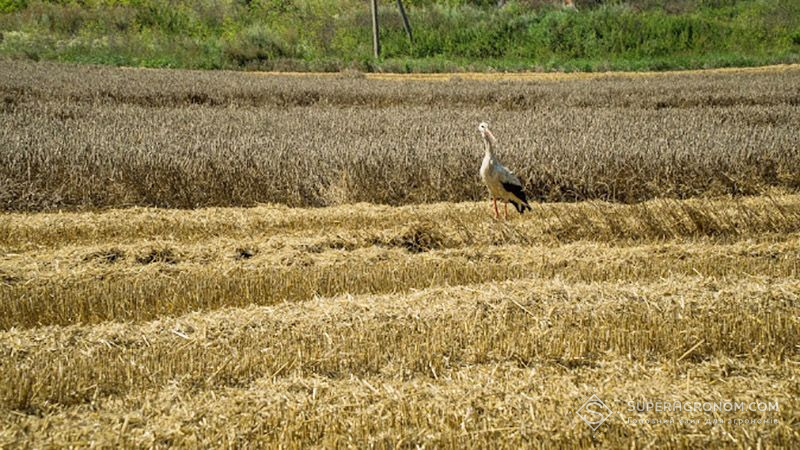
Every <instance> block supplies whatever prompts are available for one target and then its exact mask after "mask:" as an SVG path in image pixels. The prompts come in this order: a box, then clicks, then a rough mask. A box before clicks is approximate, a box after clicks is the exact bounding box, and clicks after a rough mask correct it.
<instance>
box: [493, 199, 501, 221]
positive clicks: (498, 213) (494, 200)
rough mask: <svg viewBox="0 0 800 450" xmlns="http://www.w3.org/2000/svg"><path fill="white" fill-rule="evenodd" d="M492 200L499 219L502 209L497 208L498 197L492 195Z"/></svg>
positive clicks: (495, 214) (495, 213)
mask: <svg viewBox="0 0 800 450" xmlns="http://www.w3.org/2000/svg"><path fill="white" fill-rule="evenodd" d="M492 201H493V202H494V216H495V217H496V218H498V219H499V218H500V211H498V210H497V197H492Z"/></svg>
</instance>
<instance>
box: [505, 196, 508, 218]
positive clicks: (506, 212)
mask: <svg viewBox="0 0 800 450" xmlns="http://www.w3.org/2000/svg"><path fill="white" fill-rule="evenodd" d="M505 214H506V220H508V200H506V211H505Z"/></svg>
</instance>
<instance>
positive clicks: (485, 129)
mask: <svg viewBox="0 0 800 450" xmlns="http://www.w3.org/2000/svg"><path fill="white" fill-rule="evenodd" d="M478 131H480V132H481V136H483V140H484V141H486V142H490V143H494V142H495V140H496V139H495V138H494V135H493V134H492V131H491V130H490V129H489V124H488V123H486V122H481V123H480V125H478Z"/></svg>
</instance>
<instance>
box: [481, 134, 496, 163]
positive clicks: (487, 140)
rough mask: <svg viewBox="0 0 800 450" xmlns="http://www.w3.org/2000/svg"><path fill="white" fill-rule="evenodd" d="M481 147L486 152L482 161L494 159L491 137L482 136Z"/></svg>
mask: <svg viewBox="0 0 800 450" xmlns="http://www.w3.org/2000/svg"><path fill="white" fill-rule="evenodd" d="M483 147H484V149H485V150H486V156H484V159H494V142H493V141H492V138H491V137H489V136H484V138H483Z"/></svg>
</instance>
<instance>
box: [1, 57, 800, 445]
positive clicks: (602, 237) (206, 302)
mask: <svg viewBox="0 0 800 450" xmlns="http://www.w3.org/2000/svg"><path fill="white" fill-rule="evenodd" d="M56 68H58V69H59V70H55V69H56ZM0 71H6V72H9V73H13V75H14V76H13V77H7V78H3V79H0V89H1V90H0V92H2V95H3V96H4V99H5V100H4V102H3V103H2V104H3V105H4V106H3V108H4V109H2V111H1V112H0V119H2V120H3V122H4V123H3V127H2V131H1V132H2V133H3V136H2V138H3V139H2V140H0V146H2V147H0V160H2V162H3V163H4V165H2V166H0V186H2V187H3V190H2V191H0V198H1V199H2V202H3V210H4V211H3V212H2V213H0V447H3V448H53V447H80V448H84V447H102V448H120V447H133V448H167V447H182V448H198V447H202V448H208V447H214V448H219V447H225V448H263V447H268V448H273V447H275V448H313V447H325V448H331V447H333V448H487V447H489V448H521V447H533V448H575V447H584V448H587V447H589V448H591V447H608V448H617V447H628V448H639V447H658V448H662V447H663V448H697V447H708V448H730V447H734V448H791V447H797V446H798V445H800V414H798V412H799V411H800V281H798V280H799V278H798V271H799V269H800V193H798V192H797V189H796V187H797V181H798V178H797V177H798V172H797V169H796V168H797V167H799V166H798V165H796V163H797V162H798V161H797V160H798V158H799V157H798V152H797V150H798V147H797V144H798V142H799V141H798V139H800V138H798V134H797V133H796V124H797V123H798V121H797V119H798V118H800V112H798V103H797V101H798V99H799V98H800V97H798V96H799V95H800V91H798V87H797V86H800V84H798V83H796V81H797V80H798V79H800V70H798V69H797V68H793V67H779V68H770V69H764V70H760V71H744V72H711V73H705V72H700V73H692V74H666V75H652V76H641V77H627V76H613V75H609V76H607V77H602V78H599V79H590V80H584V79H568V78H567V79H559V80H553V81H548V80H513V81H509V80H503V79H500V80H494V81H492V80H481V81H480V83H477V82H474V81H473V80H470V79H469V77H468V76H465V75H461V76H460V78H457V79H456V78H454V79H448V80H447V81H434V80H426V81H415V80H394V79H373V77H370V76H368V77H364V76H362V75H360V74H343V75H336V76H327V77H309V76H302V77H297V76H278V75H264V74H228V73H201V72H181V71H140V70H131V69H107V68H92V67H88V68H87V67H77V66H58V65H53V64H31V63H20V62H4V65H3V66H2V68H0ZM78 75H81V76H78ZM326 80H327V81H326ZM793 82H794V84H792V83H793ZM373 83H374V84H373ZM732 86H740V88H739V89H737V90H735V91H733V90H729V89H730V88H731V87H732ZM534 92H538V93H539V95H538V96H533V93H534ZM187 93H189V94H191V95H189V94H187ZM192 96H195V97H192ZM520 96H521V97H520ZM192 98H194V100H192ZM309 98H311V99H316V100H314V101H307V99H309ZM508 99H516V101H517V103H515V104H511V103H507V102H508V101H509V100H508ZM563 117H569V118H570V121H569V122H568V123H562V122H561V120H563ZM368 118H371V120H372V121H370V120H369V119H368ZM394 118H396V120H392V119H394ZM480 118H491V119H492V120H493V123H496V124H497V125H496V126H495V130H496V133H497V135H498V138H500V139H501V143H505V147H501V156H504V157H505V158H504V159H505V160H507V161H508V163H509V165H512V166H513V167H515V168H520V169H521V170H520V173H521V175H522V176H523V178H524V179H525V180H526V184H527V187H528V190H529V192H530V193H531V194H532V197H534V198H535V199H536V202H535V203H533V204H532V206H533V211H532V212H531V213H528V214H525V215H523V216H519V215H517V214H516V213H512V214H513V215H512V216H511V217H510V219H509V220H507V221H503V220H500V221H498V220H495V219H494V217H493V211H492V210H491V208H490V203H489V202H488V201H487V200H486V198H485V193H484V191H483V190H482V187H481V186H480V181H479V180H478V179H477V174H476V170H477V166H478V165H479V164H480V158H481V156H482V155H481V147H480V141H479V139H480V137H479V136H478V133H477V130H476V129H475V128H476V125H477V120H475V119H480ZM473 122H474V123H473ZM462 124H463V128H464V129H463V130H462V129H461V128H462ZM559 124H560V125H559ZM623 131H626V132H625V133H623ZM515 132H516V134H515ZM564 140H566V141H564ZM415 142H416V143H415ZM534 144H537V145H538V146H537V145H534ZM542 148H544V149H546V151H543V152H537V151H533V150H531V151H528V150H526V149H542ZM568 148H570V149H573V150H572V151H567V150H566V149H568ZM256 149H260V150H259V151H256ZM276 155H283V156H285V157H286V159H284V160H282V161H283V162H282V163H276ZM403 155H405V156H403ZM415 161H416V162H415ZM418 161H424V162H425V164H423V165H421V166H420V165H419V164H418ZM592 162H593V164H590V163H592ZM349 167H354V168H355V169H354V171H350V172H348V170H347V169H348V168H349ZM612 168H617V169H619V170H618V171H613V170H612ZM623 169H624V170H623ZM309 173H310V174H312V176H311V177H310V178H302V179H301V174H309ZM414 180H416V184H414V183H412V181H414ZM642 180H645V181H647V182H646V183H644V184H641V183H640V181H642ZM569 186H572V187H571V188H568V187H569ZM578 187H580V189H578ZM570 189H571V190H570ZM592 395H597V397H598V398H600V399H602V401H603V402H604V403H605V404H606V405H607V407H608V408H609V409H610V410H611V412H612V414H611V415H610V416H609V417H608V418H607V419H606V420H605V422H604V423H602V424H600V425H599V426H598V427H597V429H596V430H593V429H592V428H590V427H589V426H587V424H586V423H584V422H583V421H582V420H581V419H580V417H579V412H580V411H581V410H580V408H581V406H582V405H583V404H584V402H586V401H587V399H589V398H590V397H591V396H592ZM651 401H652V402H669V403H670V404H672V403H674V402H679V403H681V404H684V403H689V404H692V403H694V402H712V403H713V402H742V403H743V404H745V405H749V404H755V405H776V406H777V407H776V408H774V409H767V410H764V411H761V410H758V408H756V410H754V411H751V410H745V411H724V410H722V411H703V410H702V409H701V410H699V411H681V412H664V411H655V410H651V411H648V412H639V411H636V408H633V410H631V407H630V405H631V404H633V405H636V404H646V403H647V402H651Z"/></svg>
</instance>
